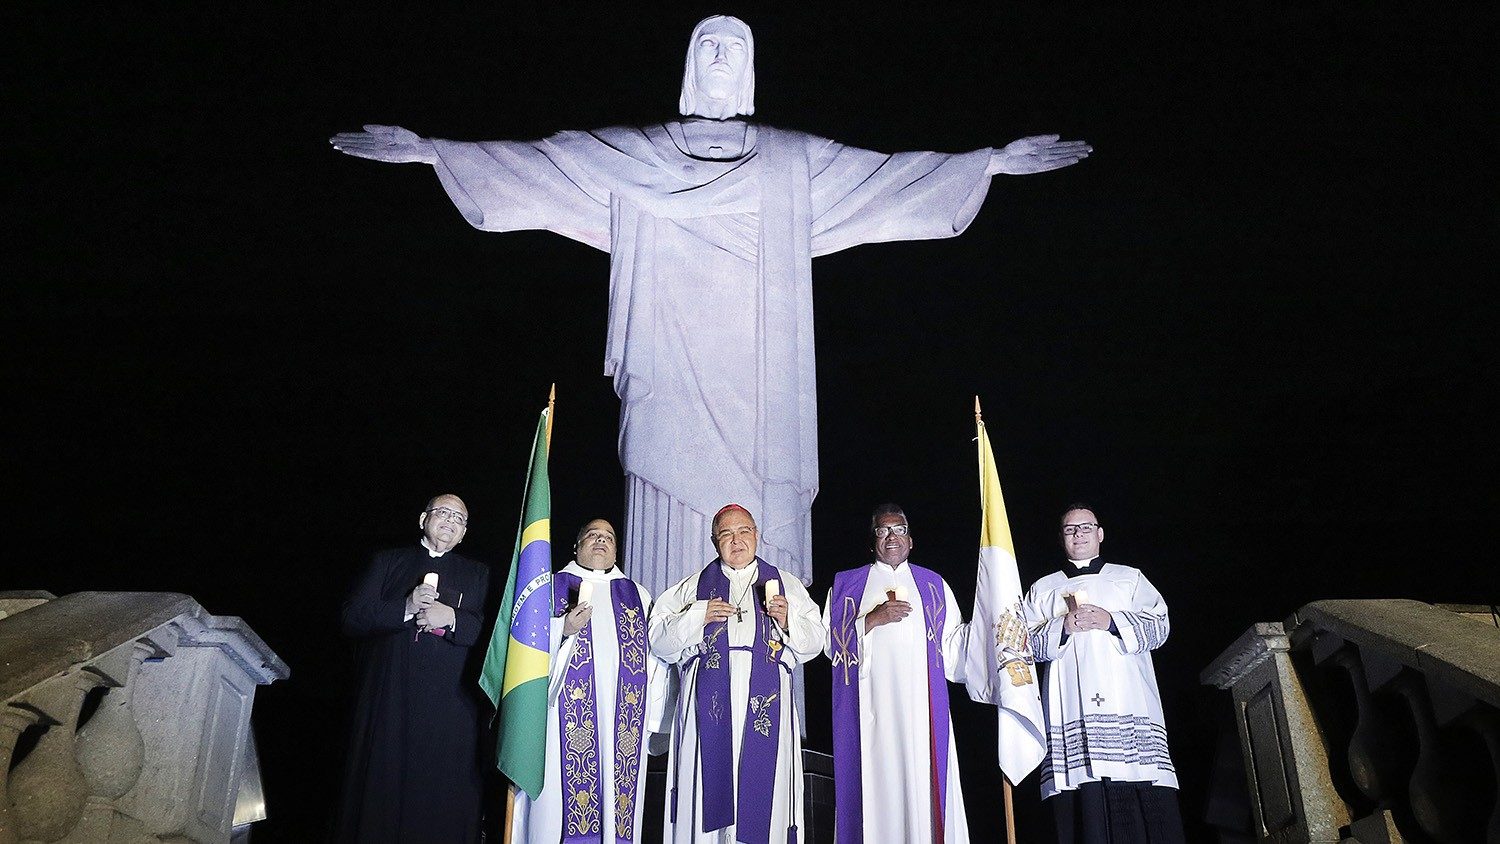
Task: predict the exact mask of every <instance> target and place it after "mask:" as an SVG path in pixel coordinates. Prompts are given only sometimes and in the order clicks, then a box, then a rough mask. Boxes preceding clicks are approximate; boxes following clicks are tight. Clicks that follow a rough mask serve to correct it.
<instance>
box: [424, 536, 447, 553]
mask: <svg viewBox="0 0 1500 844" xmlns="http://www.w3.org/2000/svg"><path fill="white" fill-rule="evenodd" d="M422 547H423V548H426V549H427V556H429V557H441V556H443V555H444V554H446V553H448V551H452V550H453V549H452V548H449V549H448V551H439V550H437V549H435V548H433V547H432V546H431V545H429V544H428V543H427V537H425V536H424V537H422Z"/></svg>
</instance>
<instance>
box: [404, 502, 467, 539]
mask: <svg viewBox="0 0 1500 844" xmlns="http://www.w3.org/2000/svg"><path fill="white" fill-rule="evenodd" d="M417 525H418V527H420V528H422V535H423V536H425V537H427V544H428V545H431V546H432V548H433V550H434V551H446V550H448V549H449V548H452V547H453V546H455V545H457V544H458V543H460V542H462V541H463V539H464V534H465V533H467V532H468V530H469V508H468V507H467V506H466V505H465V504H464V500H463V499H462V498H459V497H458V496H456V495H439V496H438V497H437V498H434V499H432V502H431V503H430V504H428V505H427V509H426V510H424V511H422V517H421V518H420V519H418V520H417Z"/></svg>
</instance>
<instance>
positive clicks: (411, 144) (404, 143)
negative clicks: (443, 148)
mask: <svg viewBox="0 0 1500 844" xmlns="http://www.w3.org/2000/svg"><path fill="white" fill-rule="evenodd" d="M328 143H330V144H332V145H333V148H334V149H336V150H338V151H339V152H342V153H344V154H345V155H352V156H355V157H356V158H368V159H371V160H373V161H385V162H387V163H390V164H407V163H411V162H417V161H420V162H424V163H427V164H436V163H437V150H435V149H434V148H433V146H432V141H429V140H427V139H426V138H423V137H421V136H419V135H418V134H417V133H416V132H413V131H411V130H410V129H403V128H401V127H400V126H377V125H375V124H373V123H372V124H369V125H367V126H365V130H364V131H363V132H340V133H338V134H337V135H334V136H333V137H331V138H329V139H328Z"/></svg>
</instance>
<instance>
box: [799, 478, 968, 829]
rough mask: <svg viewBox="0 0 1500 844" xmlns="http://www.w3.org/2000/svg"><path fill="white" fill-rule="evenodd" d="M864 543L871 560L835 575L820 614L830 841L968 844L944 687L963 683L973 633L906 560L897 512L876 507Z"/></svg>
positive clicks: (937, 586) (932, 575)
mask: <svg viewBox="0 0 1500 844" xmlns="http://www.w3.org/2000/svg"><path fill="white" fill-rule="evenodd" d="M870 539H871V544H872V550H873V551H874V553H875V562H873V563H871V564H870V565H867V566H861V567H860V568H857V569H850V570H848V571H842V572H839V573H838V574H837V575H836V576H835V577H834V581H833V588H832V589H830V590H829V592H828V602H827V604H826V605H825V606H824V608H823V620H824V623H825V625H826V626H827V627H828V630H829V635H828V640H827V645H826V651H827V653H828V658H829V659H831V660H832V661H833V760H834V761H833V764H834V784H835V788H836V789H837V800H836V806H837V812H836V823H835V839H836V840H837V841H838V842H839V844H860V842H861V841H865V842H877V841H878V842H890V844H900V842H912V844H928V842H949V843H950V844H965V843H966V842H967V841H968V840H969V824H968V820H967V819H966V818H965V816H964V798H963V789H962V788H961V787H960V786H959V781H958V754H957V752H956V751H955V749H954V743H953V727H952V724H951V723H950V721H949V717H948V682H950V681H951V682H954V683H962V682H964V654H965V648H966V647H967V642H968V631H969V625H968V624H966V623H965V622H964V620H963V617H962V616H961V615H959V610H958V604H957V602H955V601H954V599H953V590H952V589H950V588H948V584H947V583H945V582H944V581H943V579H942V578H941V577H939V576H938V574H937V573H936V572H934V571H932V570H930V569H926V568H922V567H921V566H915V565H912V564H911V563H910V562H908V561H907V558H908V557H910V556H911V549H912V535H911V526H910V525H909V524H908V523H907V520H906V514H905V513H904V512H902V510H901V508H900V507H898V506H896V505H895V504H882V505H880V506H879V507H876V508H875V511H874V513H873V514H872V515H871V516H870ZM933 760H938V763H937V764H936V765H934V764H933Z"/></svg>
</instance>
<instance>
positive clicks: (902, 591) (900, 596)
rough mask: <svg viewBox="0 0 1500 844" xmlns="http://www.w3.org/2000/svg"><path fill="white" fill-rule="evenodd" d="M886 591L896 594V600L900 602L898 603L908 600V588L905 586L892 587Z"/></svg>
mask: <svg viewBox="0 0 1500 844" xmlns="http://www.w3.org/2000/svg"><path fill="white" fill-rule="evenodd" d="M886 591H887V592H891V593H894V594H895V596H896V600H898V601H904V600H906V587H904V586H892V587H891V588H890V589H887V590H886Z"/></svg>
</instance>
